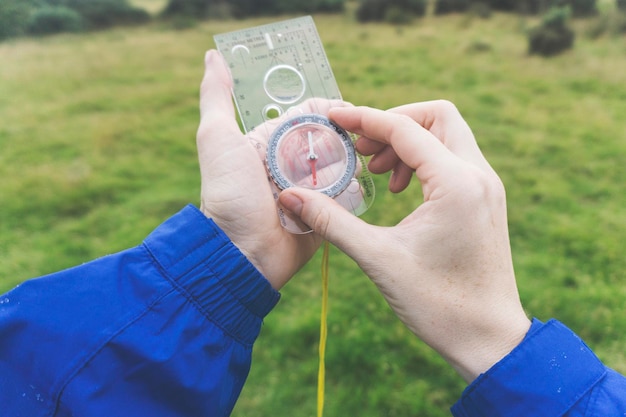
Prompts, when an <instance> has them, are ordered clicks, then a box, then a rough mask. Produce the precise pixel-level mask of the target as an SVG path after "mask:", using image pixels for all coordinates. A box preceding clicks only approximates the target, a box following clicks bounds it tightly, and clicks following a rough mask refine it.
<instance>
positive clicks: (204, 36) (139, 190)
mask: <svg viewBox="0 0 626 417" xmlns="http://www.w3.org/2000/svg"><path fill="white" fill-rule="evenodd" d="M303 14H312V15H313V17H314V20H315V22H316V24H317V27H318V31H319V33H320V36H321V38H322V41H323V43H324V46H325V49H326V52H327V54H328V58H329V60H330V63H331V65H332V67H333V70H334V73H335V78H336V79H337V82H338V84H339V87H340V89H341V91H342V93H343V96H344V98H345V99H346V100H349V101H351V102H353V103H354V104H358V105H369V106H374V107H378V108H389V107H392V106H396V105H400V104H404V103H409V102H414V101H423V100H431V99H438V98H445V99H449V100H452V101H453V102H455V103H456V104H457V106H458V107H459V110H460V111H461V113H462V114H463V115H464V116H465V117H466V119H467V120H468V122H469V124H470V126H472V128H473V130H474V133H475V135H476V137H477V139H478V142H479V144H480V146H481V148H482V150H483V152H484V153H485V154H486V156H487V158H488V159H489V161H490V162H491V164H492V165H493V167H494V168H495V169H496V171H497V172H498V173H499V174H500V176H501V177H502V179H503V181H504V183H505V186H506V188H507V195H508V209H509V225H510V232H511V240H512V246H513V255H514V262H515V267H516V273H517V279H518V284H519V287H520V293H521V297H522V301H523V303H524V305H525V308H526V310H527V312H528V315H529V316H534V317H538V318H540V319H542V320H547V319H549V318H551V317H556V318H558V319H560V320H561V321H563V322H564V323H566V324H567V325H568V326H570V327H571V328H572V329H573V330H574V331H576V332H577V333H578V334H580V335H581V336H582V337H583V338H584V339H585V340H586V341H587V343H588V344H589V345H590V346H591V347H592V348H593V349H594V350H595V352H596V353H597V354H598V355H599V356H600V358H601V359H602V360H604V361H605V363H607V365H609V366H611V367H613V368H615V369H617V370H618V371H620V372H622V373H625V372H626V349H624V347H625V346H626V332H625V331H624V329H626V314H624V313H625V312H626V285H625V283H624V271H625V270H626V256H624V252H625V249H626V245H625V244H624V236H626V186H625V183H626V181H625V180H626V163H625V158H626V1H624V0H617V1H613V0H563V1H558V0H527V1H514V0H503V1H496V0H489V1H471V0H438V1H428V0H360V1H355V0H306V1H304V0H263V1H259V0H231V1H224V0H222V1H218V0H0V39H2V41H1V42H0V292H4V291H7V290H9V289H10V288H12V287H13V286H15V285H16V284H18V283H19V282H21V281H23V280H26V279H28V278H31V277H35V276H39V275H43V274H46V273H50V272H54V271H57V270H59V269H63V268H67V267H70V266H73V265H76V264H79V263H82V262H86V261H88V260H91V259H93V258H96V257H98V256H102V255H105V254H108V253H112V252H116V251H119V250H122V249H125V248H127V247H130V246H134V245H137V244H139V243H141V241H142V239H143V238H144V237H145V236H146V235H147V234H148V233H149V232H150V231H151V230H152V229H153V228H154V227H156V226H157V225H158V224H159V223H161V222H162V221H164V220H165V219H166V218H167V217H169V216H170V215H172V214H174V213H175V212H176V211H178V210H179V209H181V208H182V207H183V206H184V205H185V204H187V203H193V204H198V201H199V185H200V182H199V171H198V164H197V158H196V154H195V130H196V128H197V124H198V109H197V102H198V87H199V84H200V81H201V78H202V73H203V57H204V52H205V51H206V50H207V49H210V48H213V47H214V44H213V35H214V34H217V33H223V32H227V31H232V30H237V29H243V28H246V27H251V26H256V25H259V24H265V23H271V22H274V21H277V20H282V19H287V18H291V17H297V16H300V15H303ZM375 181H376V184H377V197H376V200H375V202H374V205H373V206H372V208H371V209H370V210H369V211H368V212H367V213H366V214H365V215H364V216H363V217H364V219H365V220H367V221H369V222H372V223H377V224H380V225H393V224H395V223H397V222H398V221H399V220H400V219H402V217H403V216H404V215H405V214H407V213H408V212H409V211H410V210H412V209H413V208H414V207H415V206H416V205H417V204H419V202H420V200H421V193H420V189H419V186H418V185H413V186H412V187H411V188H410V190H408V191H406V192H404V193H402V194H400V195H392V194H391V193H389V192H388V191H387V189H386V183H387V181H388V178H387V177H386V176H384V175H383V176H378V177H376V178H375ZM320 276H321V273H320V255H319V254H318V255H317V256H316V257H315V258H314V259H313V260H312V261H311V262H310V263H309V264H308V265H307V267H306V268H305V269H303V270H302V271H301V272H300V273H298V275H297V276H296V278H294V280H292V282H290V283H289V284H288V285H287V286H286V287H285V288H284V289H283V291H282V295H283V297H282V300H281V302H280V303H279V304H278V306H277V307H276V308H275V309H274V311H273V312H272V313H271V314H270V315H269V316H268V318H267V319H266V321H265V325H264V327H263V330H262V333H261V336H260V338H259V341H258V343H257V345H256V346H255V351H254V362H253V366H252V371H251V374H250V377H249V380H248V383H247V384H246V387H245V388H244V391H243V393H242V396H241V398H240V400H239V403H238V404H237V406H236V409H235V411H234V413H233V415H235V416H243V417H253V416H254V417H256V416H259V417H260V416H268V415H277V416H310V415H314V413H315V405H316V387H317V382H316V381H317V360H318V359H317V342H318V334H319V309H320V294H321V285H320ZM329 314H330V315H329V319H328V320H329V340H328V348H327V349H328V350H327V391H326V411H325V415H327V416H345V415H359V416H414V415H419V416H429V417H435V416H447V415H449V411H448V408H449V407H450V405H451V404H452V403H453V402H454V401H456V399H457V398H458V396H459V395H460V393H461V391H462V390H463V388H464V384H463V382H462V381H461V380H460V378H459V377H458V376H456V375H455V374H454V372H453V371H452V370H451V369H450V368H448V366H447V365H446V364H445V363H444V362H443V361H442V360H441V359H440V358H438V357H437V356H436V355H435V354H434V353H433V352H432V351H431V350H430V349H429V348H428V347H427V346H425V345H424V344H423V343H421V342H420V341H419V340H417V339H416V338H415V337H414V336H412V334H411V333H410V332H409V331H408V330H406V329H405V328H404V326H403V325H402V324H401V323H400V322H399V321H398V320H397V319H396V318H395V316H394V315H393V314H392V313H391V311H390V309H389V308H388V306H387V305H386V304H385V302H384V301H383V300H382V297H380V296H379V295H378V293H377V291H376V290H375V288H374V287H373V285H372V284H371V283H370V282H369V281H368V279H367V277H365V276H363V274H361V273H360V271H359V270H358V268H357V267H356V265H355V264H354V263H353V262H352V261H351V260H350V259H348V258H347V257H346V256H344V255H342V254H341V253H339V252H338V251H336V250H333V251H332V253H331V259H330V312H329Z"/></svg>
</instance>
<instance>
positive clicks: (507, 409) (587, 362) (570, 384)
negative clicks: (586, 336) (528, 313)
mask: <svg viewBox="0 0 626 417" xmlns="http://www.w3.org/2000/svg"><path fill="white" fill-rule="evenodd" d="M452 414H453V415H454V416H456V417H503V416H506V417H534V416H550V417H561V416H567V417H574V416H576V417H582V416H594V417H595V416H597V417H600V416H601V417H608V416H626V378H624V377H623V376H622V375H620V374H618V373H617V372H615V371H613V370H612V369H609V368H607V367H605V366H604V365H603V364H602V363H601V362H600V360H599V359H598V358H597V357H596V356H595V355H594V354H593V352H592V351H591V350H590V349H589V348H588V347H587V345H586V344H585V343H584V342H583V341H582V340H581V339H580V338H579V337H578V336H576V335H575V334H574V333H573V332H572V331H571V330H569V329H568V328H567V327H565V326H564V325H563V324H561V323H560V322H558V321H556V320H551V321H549V322H547V323H545V324H544V323H542V322H540V321H538V320H533V324H532V326H531V328H530V330H529V332H528V334H527V335H526V337H525V338H524V340H523V341H522V343H521V344H520V345H519V346H518V347H517V348H515V349H514V350H513V351H512V352H511V353H510V354H509V355H508V356H506V357H504V358H503V359H502V360H501V361H500V362H498V363H497V364H495V365H494V366H493V367H492V368H491V369H489V370H488V371H487V372H486V373H484V374H482V375H480V376H479V377H478V378H477V379H476V380H475V381H474V382H472V384H470V386H469V387H467V388H466V390H465V391H464V392H463V395H462V397H461V399H460V400H459V401H458V402H457V403H456V404H455V405H454V406H453V407H452Z"/></svg>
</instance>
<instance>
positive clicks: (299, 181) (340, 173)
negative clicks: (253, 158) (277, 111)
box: [266, 114, 357, 197]
mask: <svg viewBox="0 0 626 417" xmlns="http://www.w3.org/2000/svg"><path fill="white" fill-rule="evenodd" d="M266 163H267V169H268V171H269V174H270V177H271V178H272V180H273V181H274V183H275V184H276V186H277V187H278V188H279V189H281V190H284V189H286V188H290V187H304V188H309V189H312V190H316V191H319V192H322V193H324V194H326V195H327V196H329V197H335V196H337V195H339V194H341V193H342V192H343V191H344V190H345V189H346V188H348V186H349V185H350V183H351V181H352V179H353V178H354V176H355V173H356V168H357V156H356V151H355V149H354V145H353V143H352V139H351V138H350V135H349V134H348V132H346V131H345V130H344V129H342V128H341V127H339V126H338V125H336V124H335V123H333V122H331V121H330V120H329V119H328V118H327V117H325V116H322V115H318V114H304V115H298V116H295V117H293V118H291V119H288V120H286V121H285V122H283V123H282V124H280V125H279V126H278V128H276V130H275V131H274V132H273V133H272V135H271V136H270V138H269V141H268V144H267V155H266Z"/></svg>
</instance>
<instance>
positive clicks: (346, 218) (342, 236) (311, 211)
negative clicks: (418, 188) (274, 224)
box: [279, 187, 374, 262]
mask: <svg viewBox="0 0 626 417" xmlns="http://www.w3.org/2000/svg"><path fill="white" fill-rule="evenodd" d="M279 201H280V203H281V204H282V205H283V207H284V208H286V209H287V210H289V211H290V212H292V213H293V214H294V215H296V216H297V217H299V218H300V220H302V221H303V222H304V223H305V224H307V225H308V226H309V227H310V228H311V229H313V231H314V232H315V233H316V234H318V235H320V236H322V237H323V238H324V239H326V240H328V241H329V242H330V243H332V244H333V245H335V246H337V247H338V248H339V249H341V250H342V251H343V252H345V253H346V254H347V255H348V256H350V257H351V258H352V259H354V260H355V261H357V262H359V259H358V258H359V257H362V256H364V255H365V253H366V252H367V248H366V247H364V245H366V242H368V241H370V239H368V238H367V237H368V235H369V236H371V233H372V228H374V226H371V225H370V224H368V223H366V222H364V221H363V220H361V219H359V218H358V217H356V216H355V215H353V214H352V213H350V212H348V211H347V210H346V209H345V208H343V207H342V206H341V205H339V203H337V202H336V201H335V200H333V199H332V198H330V197H328V196H327V195H325V194H323V193H320V192H318V191H313V190H309V189H306V188H297V187H293V188H288V189H286V190H284V191H282V192H281V193H280V197H279Z"/></svg>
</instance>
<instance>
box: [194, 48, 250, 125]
mask: <svg viewBox="0 0 626 417" xmlns="http://www.w3.org/2000/svg"><path fill="white" fill-rule="evenodd" d="M204 62H205V70H204V78H203V79H202V84H201V86H200V120H201V124H202V125H203V127H204V128H205V129H207V130H211V129H212V128H215V129H218V130H219V131H222V132H223V131H224V130H227V131H232V132H234V131H235V130H236V131H237V132H239V131H240V130H239V126H238V125H237V120H236V118H235V108H234V105H233V101H232V98H231V88H232V80H231V77H230V73H229V71H228V68H227V66H226V62H225V61H224V59H223V58H222V56H221V55H220V53H219V52H218V51H216V50H210V51H208V52H207V53H206V55H205V60H204Z"/></svg>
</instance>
